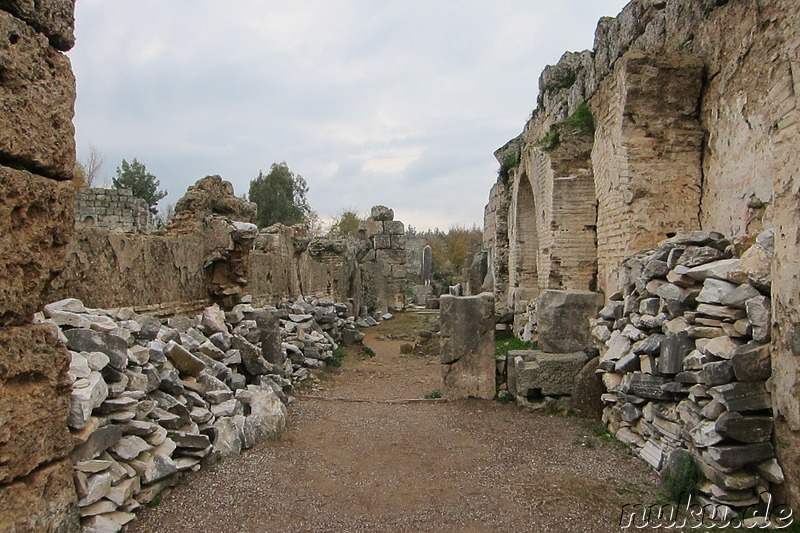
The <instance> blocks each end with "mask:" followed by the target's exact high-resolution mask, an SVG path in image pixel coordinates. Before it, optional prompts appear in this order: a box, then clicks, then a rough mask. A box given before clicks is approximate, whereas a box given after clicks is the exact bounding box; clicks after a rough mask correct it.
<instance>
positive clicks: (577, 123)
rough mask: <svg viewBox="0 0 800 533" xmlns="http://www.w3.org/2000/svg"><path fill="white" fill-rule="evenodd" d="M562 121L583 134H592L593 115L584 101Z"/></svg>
mask: <svg viewBox="0 0 800 533" xmlns="http://www.w3.org/2000/svg"><path fill="white" fill-rule="evenodd" d="M564 123H565V124H566V125H567V126H568V127H570V128H572V129H576V130H578V131H580V133H582V134H584V135H592V134H593V133H594V117H593V116H592V111H591V110H590V109H589V105H588V104H587V103H586V102H584V103H582V104H581V105H580V106H578V109H576V110H575V112H574V113H573V114H572V115H570V116H569V117H568V118H567V120H565V121H564Z"/></svg>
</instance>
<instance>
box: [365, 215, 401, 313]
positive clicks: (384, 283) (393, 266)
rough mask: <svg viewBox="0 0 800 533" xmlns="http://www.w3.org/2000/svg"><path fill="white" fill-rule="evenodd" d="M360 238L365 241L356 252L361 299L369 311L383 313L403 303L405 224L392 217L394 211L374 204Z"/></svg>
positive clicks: (399, 308)
mask: <svg viewBox="0 0 800 533" xmlns="http://www.w3.org/2000/svg"><path fill="white" fill-rule="evenodd" d="M359 234H360V237H361V238H362V239H363V240H364V241H365V248H364V251H363V252H361V253H359V256H358V260H359V264H360V268H361V283H362V291H361V302H362V305H364V306H366V307H367V309H368V310H370V311H378V312H380V313H385V312H387V311H393V310H401V309H403V308H405V305H406V292H405V291H406V280H407V276H408V271H407V268H406V235H405V226H404V225H403V223H402V222H401V221H399V220H395V219H394V211H392V210H391V209H389V208H388V207H385V206H381V205H377V206H374V207H373V208H372V210H371V216H370V217H369V219H367V220H366V221H365V222H363V223H362V224H361V228H360V230H359Z"/></svg>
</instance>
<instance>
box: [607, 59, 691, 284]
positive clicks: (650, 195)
mask: <svg viewBox="0 0 800 533" xmlns="http://www.w3.org/2000/svg"><path fill="white" fill-rule="evenodd" d="M702 84H703V64H702V62H701V61H700V60H699V59H698V58H697V57H694V56H685V55H674V54H654V55H647V54H645V53H643V52H638V51H635V52H630V53H628V54H626V55H625V56H623V57H622V58H621V59H620V60H619V61H617V63H616V64H615V65H614V68H613V70H612V72H611V74H610V75H609V76H608V77H607V78H606V79H605V80H603V82H602V83H601V84H600V87H599V90H598V92H597V93H596V94H595V96H594V97H593V98H592V109H593V111H594V115H595V117H596V121H597V132H596V139H597V142H596V143H595V145H594V148H593V150H592V163H593V166H594V172H595V187H596V190H597V202H598V211H597V248H598V249H597V255H598V258H599V259H598V261H599V270H600V277H601V279H600V286H601V288H603V289H604V290H605V291H606V292H607V293H608V294H611V293H613V292H615V291H616V290H617V280H616V272H615V271H614V268H615V265H617V264H619V262H620V261H621V260H622V258H623V257H625V256H627V255H629V254H631V253H633V252H635V251H636V250H641V249H644V248H648V247H651V246H653V245H654V244H655V243H656V242H658V241H660V240H661V239H663V238H665V237H667V236H668V234H675V232H677V231H679V230H693V229H698V228H699V225H700V220H699V212H700V211H699V210H700V194H701V184H702V183H701V182H702V172H701V168H700V163H701V160H702V150H703V136H704V132H703V129H702V128H701V126H700V122H699V102H700V91H701V88H702Z"/></svg>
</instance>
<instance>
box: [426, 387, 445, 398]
mask: <svg viewBox="0 0 800 533" xmlns="http://www.w3.org/2000/svg"><path fill="white" fill-rule="evenodd" d="M441 397H442V391H440V390H439V389H434V390H432V391H430V392H429V393H427V394H426V395H425V396H423V398H425V399H426V400H435V399H436V398H441Z"/></svg>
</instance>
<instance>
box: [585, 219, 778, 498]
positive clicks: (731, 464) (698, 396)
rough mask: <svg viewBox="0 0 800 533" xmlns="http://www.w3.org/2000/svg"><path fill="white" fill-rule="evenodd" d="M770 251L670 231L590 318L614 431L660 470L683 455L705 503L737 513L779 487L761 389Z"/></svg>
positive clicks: (766, 360)
mask: <svg viewBox="0 0 800 533" xmlns="http://www.w3.org/2000/svg"><path fill="white" fill-rule="evenodd" d="M745 242H746V241H745ZM748 244H750V245H749V246H748ZM741 249H745V251H744V252H743V253H740V250H741ZM773 253H774V243H773V233H772V231H771V230H769V231H765V232H763V233H761V234H760V235H758V237H757V238H756V239H755V242H754V243H753V242H752V238H751V239H750V243H747V244H745V243H743V242H736V243H733V242H731V241H730V240H728V239H726V238H725V237H724V236H723V235H722V234H720V233H716V232H709V231H702V232H701V231H697V232H692V233H683V234H678V235H677V236H676V237H674V238H672V239H669V240H667V241H664V242H662V243H661V244H660V245H659V246H658V247H657V248H656V249H655V250H648V251H646V252H642V253H639V254H636V255H635V256H632V257H628V258H626V260H625V261H624V263H623V267H622V270H621V274H620V280H621V283H620V287H621V290H622V293H621V294H617V295H614V296H613V297H612V301H611V302H610V303H609V304H608V305H607V306H606V307H604V308H603V309H602V310H601V311H600V317H599V318H598V319H596V320H595V321H594V322H593V330H592V333H593V335H594V337H595V339H596V340H597V341H598V343H599V345H600V347H601V359H600V363H599V370H598V371H599V372H602V373H603V376H602V377H603V382H604V383H605V385H606V388H607V390H608V392H607V393H606V394H604V395H603V400H604V401H605V403H606V408H605V410H604V415H603V420H604V422H605V423H606V424H607V425H608V428H609V429H610V431H611V432H612V433H614V434H616V436H617V438H618V439H620V440H621V441H623V442H626V443H628V444H629V445H631V446H632V447H633V448H634V449H635V450H636V451H637V452H638V454H639V455H640V456H641V457H642V458H643V459H645V460H646V461H647V462H648V463H650V464H651V465H652V466H653V467H654V468H656V469H657V470H662V469H663V468H672V467H674V466H675V465H676V464H678V463H677V462H678V460H679V459H680V458H681V457H683V456H687V455H689V456H691V457H692V458H693V459H694V461H695V463H696V464H697V466H699V468H700V469H701V470H702V472H703V473H704V474H705V477H706V481H705V483H703V484H702V486H701V487H700V491H701V495H702V496H701V498H703V499H704V501H705V502H706V503H713V504H715V505H724V506H727V507H729V508H730V509H731V510H734V511H735V510H736V509H740V508H743V507H747V506H749V505H755V504H758V503H759V499H760V495H762V494H764V493H765V492H767V491H769V489H770V487H771V485H774V484H780V483H783V481H784V477H783V472H782V470H781V467H780V465H779V464H778V462H777V461H776V459H775V451H774V449H773V446H772V443H771V439H772V430H773V416H772V410H771V405H772V404H771V398H770V393H769V392H768V390H767V387H766V380H768V379H769V377H770V375H771V366H770V355H769V341H770V285H771V278H770V263H771V259H772V255H773Z"/></svg>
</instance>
